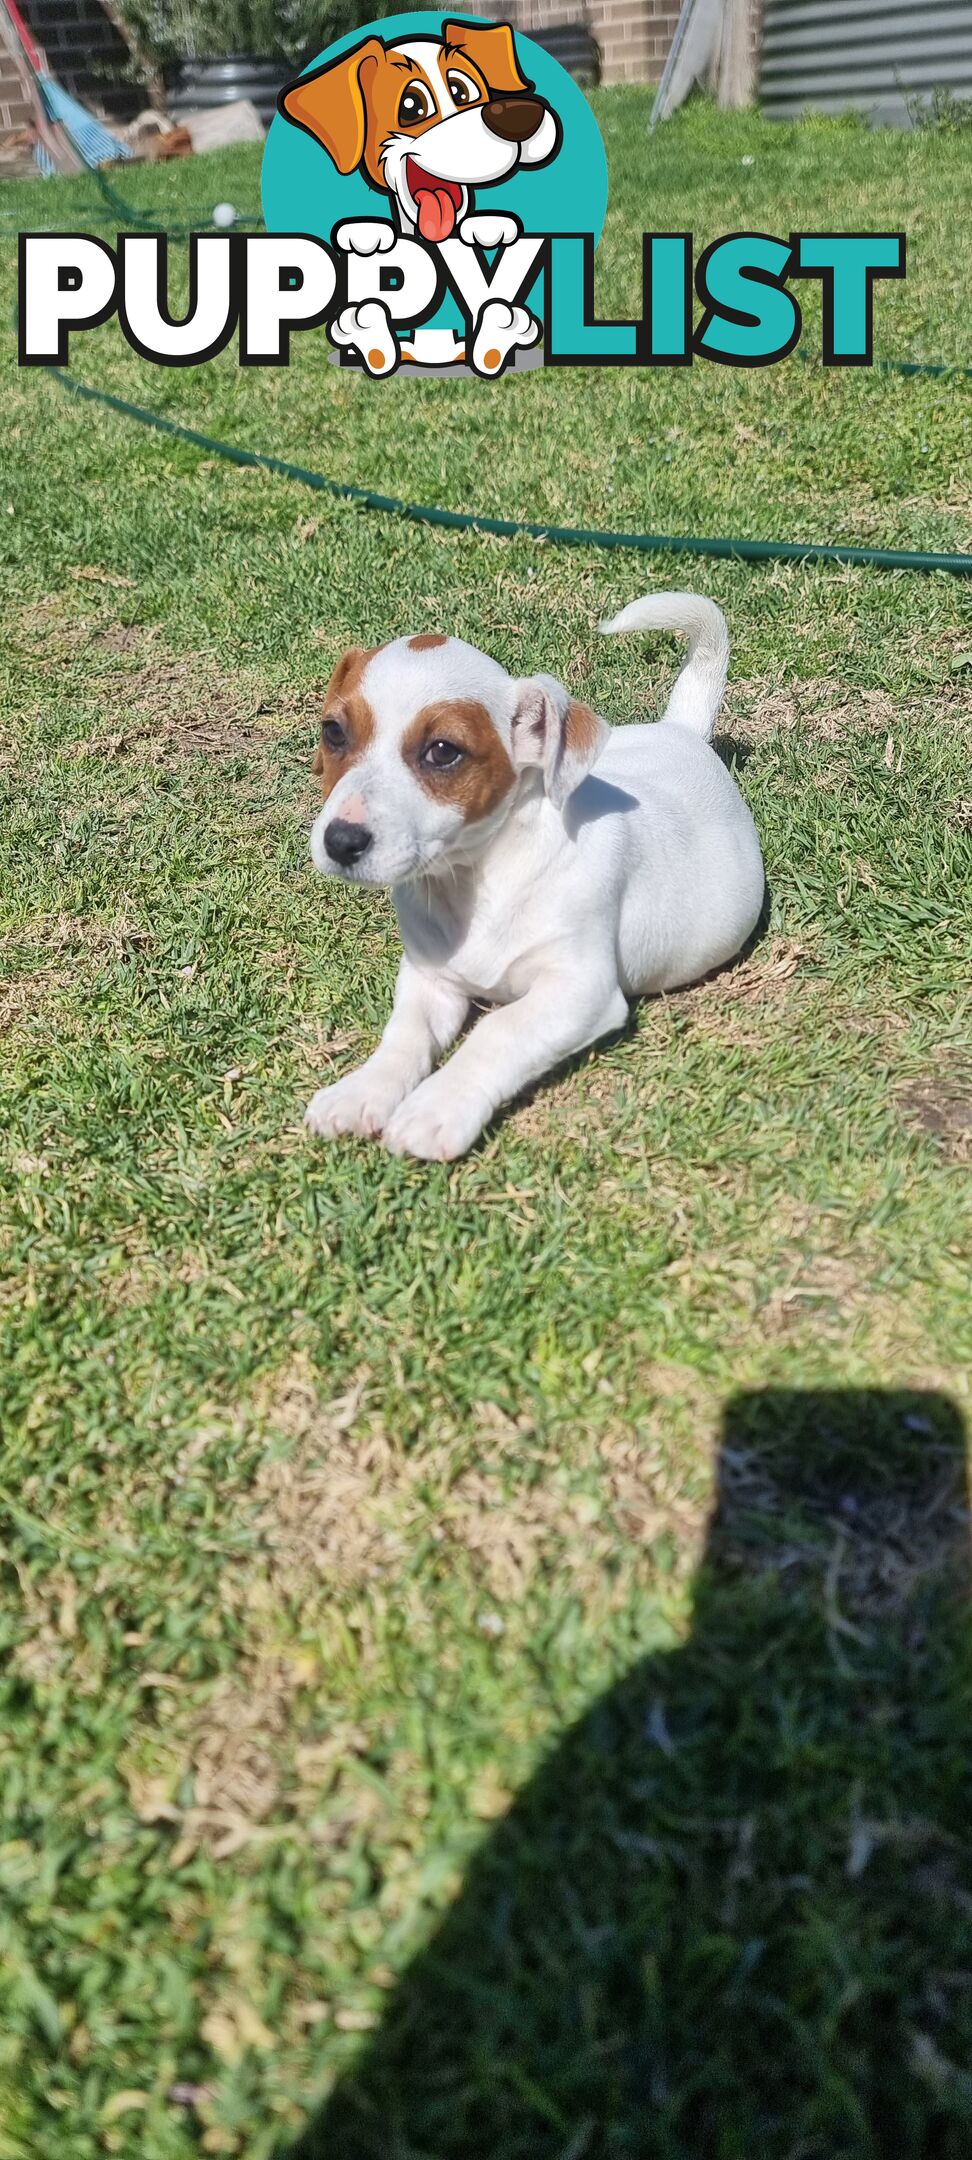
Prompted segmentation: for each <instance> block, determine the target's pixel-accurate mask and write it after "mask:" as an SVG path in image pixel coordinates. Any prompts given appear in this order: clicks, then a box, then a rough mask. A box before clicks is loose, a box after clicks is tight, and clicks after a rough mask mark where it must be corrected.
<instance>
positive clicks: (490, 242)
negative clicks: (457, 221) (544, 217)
mask: <svg viewBox="0 0 972 2160" xmlns="http://www.w3.org/2000/svg"><path fill="white" fill-rule="evenodd" d="M522 231H523V227H522V225H521V224H520V220H519V218H517V217H508V216H507V215H506V213H505V212H504V211H490V210H473V211H472V212H471V213H470V215H469V217H464V218H463V221H462V224H461V225H460V227H459V238H460V240H464V241H465V243H466V246H467V247H484V248H498V247H511V246H512V244H513V241H514V240H518V239H519V237H520V234H521V232H522Z"/></svg>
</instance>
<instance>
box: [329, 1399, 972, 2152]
mask: <svg viewBox="0 0 972 2160" xmlns="http://www.w3.org/2000/svg"><path fill="white" fill-rule="evenodd" d="M968 1588H969V1555H968V1514H967V1504H966V1489H965V1444H964V1436H963V1429H962V1424H961V1420H960V1418H959V1416H958V1414H957V1412H956V1411H955V1410H954V1408H952V1406H951V1405H950V1404H949V1402H948V1401H947V1400H946V1399H945V1398H944V1397H942V1396H939V1395H932V1394H906V1393H892V1392H884V1391H877V1390H875V1391H871V1390H852V1389H848V1390H846V1391H827V1392H817V1393H814V1392H785V1391H768V1392H765V1393H754V1394H748V1395H741V1396H739V1397H738V1398H737V1399H736V1400H735V1401H733V1402H731V1403H730V1405H729V1406H728V1409H727V1411H726V1414H725V1422H724V1432H723V1438H722V1447H721V1454H720V1459H719V1469H718V1487H717V1501H716V1506H715V1509H714V1513H713V1518H712V1522H711V1527H710V1531H709V1536H708V1541H707V1546H706V1551H705V1556H704V1559H703V1562H702V1565H701V1567H700V1570H699V1575H698V1580H697V1584H696V1588H695V1597H694V1617H693V1623H692V1629H691V1634H690V1637H689V1639H688V1640H687V1642H686V1644H685V1646H684V1647H683V1648H681V1649H679V1650H677V1651H674V1652H671V1653H669V1654H667V1655H660V1656H652V1657H649V1658H646V1659H645V1660H644V1661H643V1662H641V1663H640V1664H638V1665H637V1666H635V1667H634V1668H633V1670H632V1671H630V1672H629V1673H628V1674H627V1675H626V1676H625V1677H624V1678H623V1679H622V1680H621V1681H620V1682H619V1684H618V1685H617V1686H615V1687H613V1688H612V1689H611V1690H610V1691H609V1692H608V1693H607V1694H606V1695H605V1696H604V1697H603V1698H602V1699H601V1700H599V1701H598V1702H596V1703H595V1704H594V1705H593V1707H592V1708H591V1709H590V1710H589V1711H588V1712H587V1714H586V1715H585V1716H584V1717H583V1718H582V1719H581V1720H580V1722H579V1723H578V1724H577V1725H576V1726H575V1727H574V1729H573V1730H572V1731H570V1732H569V1733H568V1734H567V1736H566V1737H565V1738H564V1739H562V1740H561V1741H560V1742H559V1743H558V1744H557V1745H556V1747H555V1748H554V1750H553V1751H552V1753H551V1754H550V1756H549V1758H548V1759H547V1761H546V1762H545V1763H544V1765H543V1766H542V1767H541V1769H540V1770H539V1771H538V1773H537V1775H536V1776H535V1777H534V1778H533V1780H532V1781H531V1783H530V1784H529V1786H528V1787H527V1788H526V1789H525V1791H523V1792H522V1793H521V1795H520V1797H519V1798H518V1800H517V1801H516V1803H515V1805H514V1806H513V1808H512V1809H511V1811H510V1813H509V1815H508V1817H507V1818H506V1819H505V1820H504V1822H503V1823H502V1825H501V1826H500V1827H499V1828H498V1829H497V1830H496V1832H495V1833H494V1834H493V1835H492V1836H491V1837H490V1838H489V1840H488V1841H487V1843H486V1844H485V1845H484V1847H483V1849H482V1850H481V1852H480V1854H479V1855H478V1857H477V1859H476V1861H475V1863H474V1865H473V1867H472V1869H471V1871H470V1874H469V1877H468V1880H467V1882H466V1884H465V1887H464V1889H463V1892H462V1894H461V1896H460V1897H459V1899H458V1900H457V1903H456V1905H455V1906H454V1908H453V1909H452V1911H451V1912H450V1914H449V1916H448V1917H447V1919H446V1920H445V1922H444V1923H443V1925H442V1926H441V1928H440V1930H439V1932H438V1934H437V1935H436V1937H435V1939H434V1940H433V1941H432V1942H431V1944H430V1946H429V1947H428V1949H427V1950H426V1951H425V1952H423V1953H422V1954H421V1955H420V1956H419V1957H418V1958H417V1959H416V1961H415V1963H414V1964H413V1965H412V1967H411V1968H410V1970H409V1971H408V1972H407V1973H406V1975H405V1977H404V1979H403V1981H402V1982H401V1984H400V1986H399V1988H398V1990H397V1993H396V1994H395V1995H394V1996H393V1997H392V1999H391V2002H390V2007H389V2011H388V2015H387V2017H386V2020H385V2023H384V2025H383V2026H382V2028H381V2030H380V2031H379V2032H378V2033H377V2035H376V2036H375V2037H374V2039H373V2040H372V2041H371V2042H370V2043H369V2044H368V2046H367V2048H366V2051H365V2052H364V2053H363V2055H361V2056H360V2057H359V2058H358V2061H357V2063H356V2065H355V2066H354V2067H353V2069H352V2070H351V2071H350V2072H349V2073H348V2075H347V2076H346V2077H345V2078H344V2079H343V2081H342V2082H341V2083H340V2084H339V2085H338V2086H337V2088H336V2089H335V2091H334V2092H333V2094H332V2096H331V2098H330V2100H329V2101H328V2103H327V2105H326V2106H325V2108H324V2109H323V2111H322V2112H321V2114H320V2115H319V2116H318V2117H317V2119H316V2121H315V2122H314V2123H313V2124H312V2125H311V2127H310V2128H309V2129H308V2131H307V2132H306V2133H305V2134H304V2136H303V2137H302V2139H301V2140H300V2143H299V2145H298V2146H297V2148H295V2149H293V2150H292V2160H379V2156H380V2160H621V2156H624V2160H630V2156H639V2160H641V2156H644V2160H656V2156H657V2160H689V2156H691V2160H709V2156H712V2160H843V2156H847V2160H851V2156H853V2160H859V2156H860V2160H865V2156H868V2160H870V2156H875V2160H876V2156H881V2160H884V2156H887V2160H891V2156H892V2155H894V2156H895V2160H898V2156H901V2160H968V2156H969V2155H970V2154H972V1865H970V1835H972V1831H970V1825H972V1750H970V1722H969V1709H970V1687H969V1678H970V1666H969V1646H968V1637H967V1613H966V1603H967V1597H968Z"/></svg>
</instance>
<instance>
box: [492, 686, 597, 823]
mask: <svg viewBox="0 0 972 2160" xmlns="http://www.w3.org/2000/svg"><path fill="white" fill-rule="evenodd" d="M516 689H517V699H516V706H515V708H514V713H513V730H512V749H513V763H514V765H515V766H516V769H517V771H518V772H525V771H526V770H527V769H528V768H529V767H531V766H537V767H539V769H540V771H541V772H542V773H543V784H544V788H545V790H546V792H547V794H548V795H549V797H550V800H551V802H552V803H553V805H554V808H555V809H556V810H562V809H563V807H564V804H565V802H566V801H567V798H568V796H569V795H572V794H573V792H574V789H575V787H578V786H579V785H580V782H581V781H582V780H583V778H584V775H585V773H589V772H590V769H591V766H592V765H593V764H594V762H595V760H596V759H597V758H598V757H599V756H600V753H601V751H602V750H603V748H604V745H605V743H606V742H607V740H608V737H609V735H610V733H611V730H610V728H609V727H608V724H607V721H606V720H601V719H599V717H598V715H597V713H593V712H592V711H591V709H590V706H589V705H580V704H578V702H577V699H576V698H572V697H571V695H570V692H569V691H568V690H565V689H564V686H563V683H559V682H555V681H554V678H553V676H552V675H528V676H527V677H526V678H525V680H524V681H523V682H520V683H518V684H517V686H516Z"/></svg>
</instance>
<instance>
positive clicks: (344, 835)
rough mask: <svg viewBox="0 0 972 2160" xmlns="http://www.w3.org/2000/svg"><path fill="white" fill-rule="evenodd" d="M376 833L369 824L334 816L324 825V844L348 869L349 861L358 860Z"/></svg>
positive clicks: (332, 856) (335, 858)
mask: <svg viewBox="0 0 972 2160" xmlns="http://www.w3.org/2000/svg"><path fill="white" fill-rule="evenodd" d="M373 837H374V835H373V834H372V833H370V832H369V831H368V827H367V825H352V823H351V821H350V819H349V818H341V817H336V818H332V819H331V822H330V824H329V825H325V827H324V845H325V847H326V849H327V852H328V854H329V855H330V856H331V858H332V860H333V861H334V862H336V863H340V864H341V865H342V867H343V868H344V869H345V870H346V869H347V867H348V864H349V863H353V862H357V860H358V857H359V855H364V854H366V853H367V850H368V849H369V848H370V846H371V842H372V839H373Z"/></svg>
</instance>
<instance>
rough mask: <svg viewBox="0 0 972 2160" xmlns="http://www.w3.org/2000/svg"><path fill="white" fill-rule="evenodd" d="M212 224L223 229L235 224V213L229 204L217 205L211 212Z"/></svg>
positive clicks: (219, 203)
mask: <svg viewBox="0 0 972 2160" xmlns="http://www.w3.org/2000/svg"><path fill="white" fill-rule="evenodd" d="M213 224H214V225H220V226H223V227H225V226H227V225H235V224H236V211H235V209H234V207H233V204H232V203H231V202H218V203H217V205H216V208H215V210H214V211H213Z"/></svg>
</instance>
